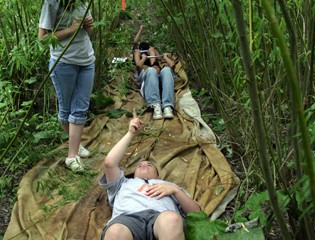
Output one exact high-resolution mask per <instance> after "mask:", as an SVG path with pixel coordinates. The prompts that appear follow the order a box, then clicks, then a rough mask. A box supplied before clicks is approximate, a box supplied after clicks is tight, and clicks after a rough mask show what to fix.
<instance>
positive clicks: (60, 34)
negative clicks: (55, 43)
mask: <svg viewBox="0 0 315 240" xmlns="http://www.w3.org/2000/svg"><path fill="white" fill-rule="evenodd" d="M79 25H80V21H79V20H73V22H72V24H71V26H70V27H68V28H65V29H62V30H59V31H56V32H54V35H55V36H56V37H57V39H58V40H62V39H65V38H67V37H69V36H70V35H72V34H73V33H74V32H75V31H76V30H77V28H78V27H79ZM51 33H52V31H49V30H46V29H44V28H39V31H38V37H39V38H44V37H47V36H48V35H50V34H51Z"/></svg>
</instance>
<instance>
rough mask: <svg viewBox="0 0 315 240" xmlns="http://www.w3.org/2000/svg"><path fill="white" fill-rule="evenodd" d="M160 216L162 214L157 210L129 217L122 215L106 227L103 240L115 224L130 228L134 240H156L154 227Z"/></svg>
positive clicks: (137, 213) (102, 236)
mask: <svg viewBox="0 0 315 240" xmlns="http://www.w3.org/2000/svg"><path fill="white" fill-rule="evenodd" d="M159 214H160V212H158V211H155V210H145V211H141V212H136V213H132V214H128V215H120V216H118V217H116V218H114V219H113V220H112V221H111V222H110V223H109V224H107V225H106V226H105V227H104V229H103V232H102V235H101V240H103V239H104V236H105V232H106V230H107V229H108V228H109V227H110V226H111V225H113V224H115V223H120V224H123V225H125V226H126V227H128V228H129V230H130V231H131V233H132V235H133V239H134V240H154V239H155V237H154V233H153V225H154V223H155V220H156V218H157V217H158V216H159Z"/></svg>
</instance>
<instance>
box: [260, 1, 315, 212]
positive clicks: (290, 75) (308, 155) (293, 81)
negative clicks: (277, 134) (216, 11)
mask: <svg viewBox="0 0 315 240" xmlns="http://www.w3.org/2000/svg"><path fill="white" fill-rule="evenodd" d="M262 4H263V7H264V9H265V12H266V16H267V19H268V20H269V22H270V23H271V24H270V26H271V29H272V32H273V35H274V37H275V38H276V39H277V44H278V46H279V48H280V52H281V56H282V60H283V63H284V67H285V69H286V72H287V79H288V80H289V86H290V88H291V91H292V95H293V98H292V101H293V102H292V105H293V107H294V108H295V109H296V113H297V119H298V124H299V129H300V133H301V139H302V149H303V151H304V156H305V160H306V165H307V169H306V173H307V175H308V176H309V178H310V187H311V196H312V202H313V205H314V208H315V173H314V163H313V156H312V155H313V154H312V151H311V145H310V140H309V137H308V130H307V125H306V120H305V115H304V108H303V103H302V97H301V89H300V86H299V83H298V80H297V77H296V73H295V69H294V66H293V64H292V60H291V58H290V54H289V51H288V47H287V45H286V42H285V38H284V36H283V33H282V32H281V30H280V27H279V24H278V22H277V19H276V17H275V14H274V11H273V9H272V7H271V4H270V2H269V1H268V0H263V1H262Z"/></svg>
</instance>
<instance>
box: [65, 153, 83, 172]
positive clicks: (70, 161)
mask: <svg viewBox="0 0 315 240" xmlns="http://www.w3.org/2000/svg"><path fill="white" fill-rule="evenodd" d="M66 166H67V167H68V168H70V169H71V170H72V171H74V172H83V171H84V166H83V163H82V162H81V158H80V157H79V156H78V155H77V156H75V157H67V158H66Z"/></svg>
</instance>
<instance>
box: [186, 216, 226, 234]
mask: <svg viewBox="0 0 315 240" xmlns="http://www.w3.org/2000/svg"><path fill="white" fill-rule="evenodd" d="M186 221H187V222H186V239H187V240H209V239H216V237H218V236H219V235H221V234H223V233H224V230H225V228H226V227H227V224H226V223H224V222H222V221H221V220H216V221H210V220H209V219H208V218H207V214H206V213H204V212H192V213H188V214H187V219H186Z"/></svg>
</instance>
